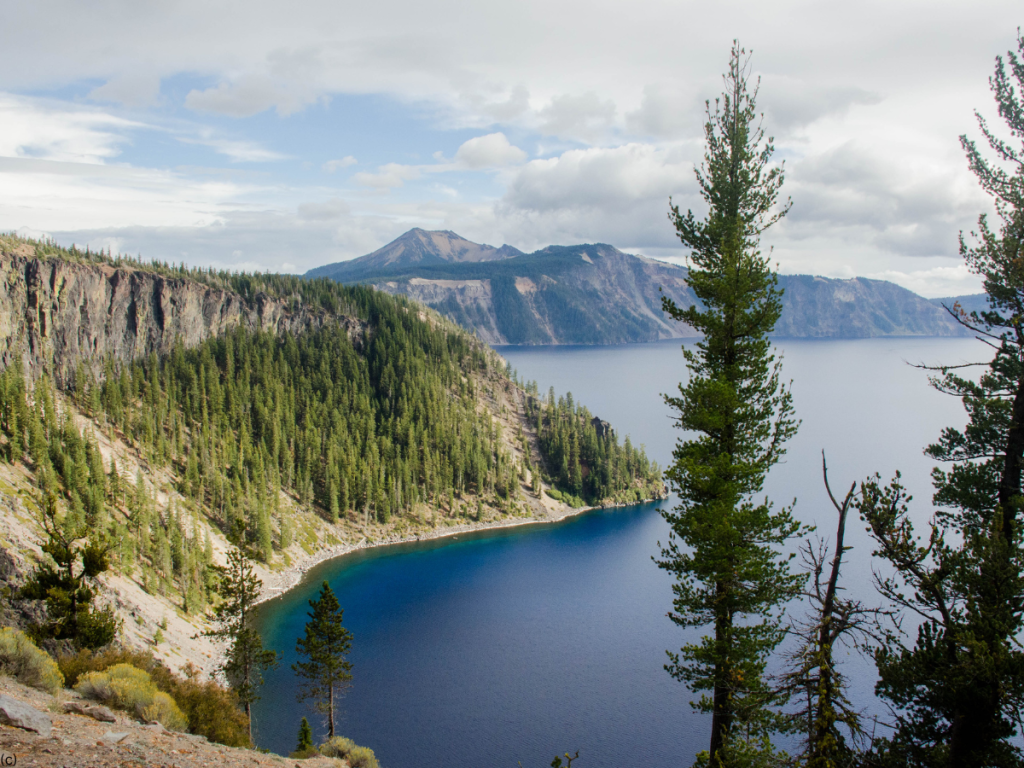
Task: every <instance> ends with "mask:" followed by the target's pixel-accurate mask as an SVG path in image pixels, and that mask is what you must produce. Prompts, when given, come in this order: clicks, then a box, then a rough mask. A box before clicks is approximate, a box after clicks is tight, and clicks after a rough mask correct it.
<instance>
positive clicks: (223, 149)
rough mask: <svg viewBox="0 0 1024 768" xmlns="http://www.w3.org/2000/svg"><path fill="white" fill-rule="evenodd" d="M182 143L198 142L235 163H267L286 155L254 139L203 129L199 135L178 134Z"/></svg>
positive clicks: (282, 158)
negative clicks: (224, 135) (226, 135)
mask: <svg viewBox="0 0 1024 768" xmlns="http://www.w3.org/2000/svg"><path fill="white" fill-rule="evenodd" d="M178 141H180V142H182V143H183V144H200V145H202V146H204V147H209V148H210V149H212V150H214V151H215V152H218V153H220V154H222V155H224V156H225V157H227V158H228V159H229V160H231V161H232V162H235V163H267V162H273V161H275V160H284V159H286V158H287V157H288V156H287V155H283V154H281V153H280V152H274V151H273V150H270V149H267V148H266V147H263V146H261V145H260V144H259V143H258V142H255V141H246V140H244V139H241V140H240V139H229V138H225V137H223V136H215V135H214V134H213V133H212V132H211V131H203V132H201V134H200V135H199V136H184V135H183V136H178Z"/></svg>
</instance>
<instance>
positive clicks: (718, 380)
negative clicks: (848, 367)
mask: <svg viewBox="0 0 1024 768" xmlns="http://www.w3.org/2000/svg"><path fill="white" fill-rule="evenodd" d="M749 73H750V63H749V57H748V56H747V54H746V52H745V51H744V50H743V49H742V48H740V47H739V45H738V44H736V43H734V45H733V49H732V53H731V56H730V61H729V69H728V72H727V73H726V75H725V76H724V82H725V86H726V87H725V92H724V93H723V95H722V97H721V98H720V99H717V100H716V101H715V106H714V108H712V106H711V103H710V102H708V103H707V108H706V113H707V121H706V123H705V126H704V134H705V139H706V141H707V148H706V151H705V155H704V164H703V167H702V168H701V169H698V170H697V172H696V175H697V183H698V186H699V188H700V191H701V194H702V196H703V197H704V199H705V201H706V202H707V204H708V209H709V210H708V214H707V218H706V219H705V220H703V221H698V220H697V218H696V217H695V216H694V214H693V211H688V212H687V213H686V214H685V215H684V214H682V213H680V211H679V208H678V206H675V205H672V206H671V213H670V215H669V218H670V219H671V220H672V222H673V223H674V224H675V227H676V232H677V234H678V236H679V239H680V241H681V242H682V243H683V245H684V246H685V247H687V248H689V249H690V254H689V257H688V259H689V265H690V272H689V277H688V281H689V284H690V287H691V288H692V289H693V291H694V293H695V294H696V296H697V298H698V300H699V302H700V303H699V304H698V305H695V306H692V307H689V308H686V309H682V308H680V307H678V306H677V305H676V304H674V303H673V302H672V301H671V300H669V299H668V298H667V297H666V298H664V299H663V306H664V309H665V311H666V312H668V313H669V314H670V315H671V316H672V317H673V318H674V319H675V320H681V321H684V322H686V323H688V324H689V325H690V326H691V327H693V328H694V329H696V330H698V331H700V332H701V333H702V334H703V339H702V340H701V341H699V342H697V344H695V345H694V347H692V348H684V351H683V355H684V357H685V360H686V365H687V368H688V369H689V372H690V379H689V381H688V382H687V383H686V384H685V385H683V384H681V385H680V386H679V395H678V396H674V397H673V396H666V398H665V399H666V402H667V403H668V404H669V405H671V406H672V407H673V408H674V409H675V410H676V411H677V426H678V427H680V428H681V429H684V430H687V431H691V432H694V433H696V434H695V436H694V437H693V438H690V439H687V440H681V441H680V442H679V443H678V444H677V446H676V448H675V450H674V452H673V457H674V463H673V465H672V467H671V469H669V470H668V472H667V473H666V474H667V476H668V478H669V480H670V481H671V483H672V485H673V486H674V489H675V491H676V493H677V494H678V497H679V504H678V506H676V507H675V509H674V510H672V511H665V512H664V513H663V514H664V516H665V518H666V520H667V521H668V522H669V523H670V524H671V526H672V534H671V538H670V540H669V543H668V545H667V546H665V547H664V548H663V549H662V559H661V560H659V561H658V565H659V566H660V567H662V568H664V569H665V570H667V571H669V572H670V573H672V574H673V575H674V576H675V577H676V583H675V584H674V585H673V592H674V594H675V598H674V601H673V605H674V611H673V612H672V613H671V614H670V616H671V618H672V620H673V621H675V622H676V623H677V624H678V625H679V626H681V627H709V628H710V630H711V632H710V634H709V635H707V636H705V637H704V638H703V639H702V640H701V641H700V642H697V643H691V644H688V645H686V646H684V647H683V648H682V649H681V650H680V652H679V653H672V652H669V658H670V660H671V663H670V664H668V665H666V670H667V671H668V672H669V673H670V674H671V675H672V676H673V677H675V678H676V679H678V680H680V681H683V682H685V683H687V684H688V685H689V686H690V688H691V690H693V691H695V692H700V693H701V694H702V696H701V699H700V701H699V702H698V703H697V704H695V706H696V707H697V708H698V709H699V710H700V711H702V712H707V713H709V714H710V715H711V740H710V749H709V751H708V752H705V753H702V754H701V755H699V756H698V761H699V762H700V763H702V764H710V765H713V766H728V765H733V764H734V763H735V762H736V761H737V760H739V757H738V755H739V753H741V752H743V751H744V750H749V749H757V750H764V749H770V744H769V742H768V733H769V732H770V730H771V716H770V715H771V707H770V705H771V704H772V703H773V701H774V699H775V695H774V694H773V692H772V690H770V688H769V686H768V685H767V683H766V681H765V679H764V670H765V664H766V661H767V658H768V656H769V654H770V653H771V652H772V650H774V649H775V647H776V646H777V645H778V644H779V642H780V640H781V639H782V637H783V634H784V632H783V629H782V627H781V625H780V618H779V610H780V606H781V605H782V604H783V603H784V602H785V601H787V600H788V599H789V598H790V597H791V596H793V595H794V594H795V593H796V591H797V590H798V588H799V586H800V583H801V577H800V576H798V575H794V574H792V573H791V572H790V567H789V558H788V557H786V556H784V555H783V554H782V553H781V551H780V550H781V547H782V545H783V544H784V542H785V541H786V540H787V539H788V538H790V537H792V536H794V535H797V534H798V533H799V532H800V531H801V526H800V525H799V524H798V523H797V522H796V521H795V520H794V519H793V517H792V515H791V513H790V510H789V509H787V508H783V509H781V510H776V509H774V508H773V506H772V505H771V503H770V502H768V501H767V500H766V499H764V500H758V499H755V496H756V495H757V494H759V493H760V492H761V490H762V488H763V484H764V479H765V476H766V474H767V472H768V470H769V469H770V468H771V467H772V466H773V465H774V464H775V463H777V462H778V461H779V459H780V458H781V457H782V455H783V454H784V452H785V449H784V443H785V442H786V440H787V439H789V438H790V437H791V436H792V435H793V434H794V433H795V432H796V428H797V423H796V421H795V420H794V418H793V407H792V398H791V395H790V392H789V389H788V388H787V387H785V386H784V385H783V384H782V383H781V382H780V373H781V362H780V361H779V360H777V359H776V358H775V355H774V354H773V351H772V348H771V345H770V344H769V342H768V339H767V336H768V334H769V333H770V332H771V331H772V329H773V328H774V326H775V322H776V321H777V320H778V318H779V315H780V313H781V311H782V302H781V296H782V291H781V290H780V289H779V288H778V287H777V283H778V279H777V276H776V274H775V273H774V272H773V271H772V269H771V267H770V264H769V260H768V257H767V256H765V255H763V254H762V253H761V251H760V250H759V247H758V243H759V239H760V236H761V234H762V233H763V232H764V231H765V230H766V229H767V228H768V227H769V226H771V225H772V224H774V223H775V222H776V221H778V220H779V219H780V218H781V217H782V216H784V215H785V214H786V212H787V211H788V210H789V204H788V203H787V204H786V205H784V206H782V207H781V208H778V207H777V206H776V203H777V201H778V197H779V192H780V188H781V186H782V181H783V172H782V168H781V167H776V166H772V165H771V156H772V152H773V149H774V147H773V142H772V139H771V138H768V137H766V136H765V134H764V131H763V130H762V128H761V127H760V126H759V124H758V122H757V121H758V114H757V111H756V108H755V98H756V96H757V87H756V86H755V87H754V89H753V91H751V90H750V89H749V88H748V79H749Z"/></svg>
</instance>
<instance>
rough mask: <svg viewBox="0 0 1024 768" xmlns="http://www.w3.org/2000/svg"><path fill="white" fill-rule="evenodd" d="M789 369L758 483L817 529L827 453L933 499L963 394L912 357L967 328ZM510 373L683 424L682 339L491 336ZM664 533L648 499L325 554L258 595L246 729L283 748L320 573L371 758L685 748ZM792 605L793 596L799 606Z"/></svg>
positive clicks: (431, 762) (700, 729) (855, 536)
mask: <svg viewBox="0 0 1024 768" xmlns="http://www.w3.org/2000/svg"><path fill="white" fill-rule="evenodd" d="M779 346H780V347H781V348H782V349H783V350H784V353H785V363H784V366H785V367H784V370H785V375H786V378H792V379H793V392H794V400H795V405H796V409H797V412H798V416H799V417H800V418H802V419H803V425H802V427H801V430H800V433H799V435H798V436H797V437H796V438H795V439H794V440H793V441H792V443H791V444H790V450H789V454H788V456H787V457H786V459H785V463H784V464H782V465H780V466H779V467H777V468H776V469H775V471H774V472H773V473H772V476H771V477H770V480H769V483H768V487H767V493H768V494H769V495H770V496H771V497H772V498H773V499H775V500H777V502H780V503H790V502H792V500H793V498H794V497H797V498H798V502H797V505H796V514H797V516H798V517H799V518H800V519H802V520H804V521H806V522H808V523H812V524H817V525H819V528H820V532H821V533H825V534H829V533H830V532H831V526H832V524H833V518H834V512H832V510H831V508H830V507H829V506H828V504H827V500H826V497H825V495H824V491H823V488H822V485H821V450H822V449H825V450H826V451H827V452H828V456H829V467H830V473H831V477H832V480H833V487H834V489H836V491H837V493H838V492H839V491H838V489H839V487H843V488H844V489H845V487H848V486H849V484H850V482H852V481H853V480H860V479H863V478H864V477H865V476H866V475H868V474H870V473H874V472H876V471H877V472H880V473H882V475H883V476H884V477H888V476H889V475H890V474H891V473H892V471H893V470H895V469H901V470H902V471H903V475H904V478H905V481H906V484H907V485H908V487H909V488H911V490H912V491H913V492H914V493H915V495H916V496H917V498H918V499H919V500H921V501H920V506H919V507H917V508H916V509H915V514H916V515H917V516H918V517H919V519H922V520H923V519H924V518H926V517H927V515H928V514H929V513H930V507H929V506H928V504H927V499H928V498H929V497H930V491H929V488H930V485H929V479H928V472H929V469H930V466H931V464H930V462H929V461H928V460H927V459H926V458H925V457H924V456H923V455H922V448H923V447H924V446H925V445H926V444H928V443H929V442H931V441H934V440H935V438H936V437H937V436H938V433H939V430H940V429H941V428H942V427H943V426H945V425H956V426H962V424H963V423H964V421H965V419H964V416H963V412H962V410H961V409H960V406H959V404H958V402H957V401H955V400H952V399H951V398H948V397H945V396H943V395H940V394H938V393H936V392H934V391H932V390H930V389H929V388H928V386H927V374H926V373H925V372H923V371H921V370H918V369H915V368H913V367H911V366H910V365H908V364H907V363H908V362H909V363H918V362H925V363H946V364H956V363H960V362H964V361H966V360H970V359H975V358H980V359H984V357H985V353H984V350H982V349H980V345H978V343H977V342H972V341H968V340H957V339H945V340H944V339H882V340H878V339H876V340H864V341H847V342H842V341H818V342H807V341H801V342H793V341H785V342H781V343H780V344H779ZM499 351H500V352H501V353H502V354H503V355H505V356H506V358H507V359H508V360H509V361H510V362H511V364H512V366H513V367H514V368H516V369H517V370H518V372H519V375H520V377H521V378H527V379H535V380H536V381H537V382H538V383H539V385H540V387H541V390H542V391H546V389H547V387H548V386H549V385H553V386H555V388H556V390H557V391H558V393H559V394H564V393H565V392H566V391H567V390H568V391H572V393H573V396H574V398H575V399H576V400H577V401H578V402H582V403H584V404H586V405H587V406H588V407H589V408H590V409H591V411H592V412H593V413H595V414H596V415H599V416H600V417H601V418H603V419H606V420H608V421H610V422H612V424H613V426H614V427H615V428H616V429H617V430H618V433H619V435H620V437H622V436H624V435H625V434H627V433H628V434H630V435H631V436H632V438H633V440H634V442H636V443H644V444H645V445H646V447H647V450H648V454H649V455H651V456H652V457H653V458H655V459H656V460H658V461H659V463H661V464H662V466H665V465H666V464H667V463H668V462H669V461H670V460H671V449H672V446H673V444H674V442H675V440H676V439H677V437H678V436H679V432H678V431H677V430H675V429H673V428H672V422H671V412H670V411H669V410H668V409H667V408H666V407H665V405H664V404H663V402H662V400H661V397H660V393H662V392H668V391H670V390H672V389H673V388H674V387H675V385H676V384H677V383H678V382H679V381H680V379H681V378H682V377H683V376H684V375H685V372H684V368H683V364H682V355H681V354H680V352H679V343H678V342H664V343H657V344H648V345H628V346H619V347H597V348H594V347H576V348H572V347H570V348H504V349H501V350H499ZM862 528H863V526H861V525H856V524H855V525H851V526H850V528H849V529H848V543H849V544H852V545H853V546H854V549H853V551H851V552H850V553H849V554H848V555H847V560H846V562H847V566H846V568H845V570H844V578H845V583H846V585H847V587H848V588H849V589H850V590H851V591H852V592H854V593H856V594H857V595H858V596H861V597H863V598H865V599H868V600H870V599H871V598H872V596H873V592H872V589H871V584H870V578H871V562H870V547H869V545H868V543H867V540H866V535H865V534H864V533H863V530H862ZM667 535H668V529H667V527H666V525H665V524H664V522H663V521H662V520H661V517H660V516H659V514H658V512H657V509H656V505H653V504H647V505H640V506H637V507H631V508H626V509H620V510H612V511H599V512H592V513H588V514H586V515H584V516H581V517H579V518H576V519H573V520H569V521H565V522H563V523H559V524H556V525H550V526H529V527H522V528H517V529H512V530H505V531H502V532H492V533H488V534H473V535H460V536H459V537H458V539H457V540H452V539H447V540H442V541H434V542H426V543H417V544H408V545H400V546H395V547H387V548H379V549H375V550H371V551H365V552H360V553H354V554H352V555H349V556H346V557H342V558H339V559H337V560H334V561H331V562H328V563H324V564H322V565H321V566H319V567H318V568H316V569H315V570H313V571H312V572H311V573H310V574H309V575H308V577H307V578H306V579H305V580H304V581H303V583H302V584H301V585H300V586H299V587H297V588H296V589H294V590H292V591H291V592H289V593H287V594H286V595H284V596H282V597H280V598H277V599H275V600H273V601H271V602H269V603H266V604H265V605H264V606H262V608H261V617H260V619H261V627H260V628H261V631H262V633H263V637H264V642H265V643H266V645H267V646H268V647H271V648H275V649H277V650H279V651H281V652H282V654H283V657H284V658H283V663H282V665H281V667H280V669H279V670H278V671H276V672H274V673H271V674H270V675H269V676H268V680H267V684H266V686H265V687H264V689H263V700H262V701H261V702H259V704H258V706H257V708H256V712H255V714H256V718H255V719H256V730H257V741H258V743H259V744H260V745H261V746H264V747H268V748H270V749H271V750H273V751H275V752H279V753H284V754H287V752H288V751H290V750H291V749H293V748H294V745H295V738H296V734H297V732H298V727H299V721H300V719H301V718H302V716H303V715H307V716H309V717H310V721H311V722H314V723H315V724H316V725H315V726H314V727H315V728H316V729H317V736H318V738H319V737H321V736H322V734H323V730H322V728H319V724H318V721H317V720H316V717H315V715H314V714H313V713H312V711H311V710H310V709H309V708H308V707H307V706H306V705H305V704H300V703H298V702H296V699H295V690H296V681H295V679H294V676H293V674H292V672H291V668H290V665H291V664H292V663H293V662H294V661H295V639H296V638H297V637H299V635H300V634H301V633H302V629H303V625H304V624H305V621H306V610H307V603H306V601H307V600H309V599H310V598H311V597H312V596H314V594H315V593H316V591H317V589H318V587H319V584H320V583H321V582H322V581H323V580H324V579H326V580H328V581H329V582H330V583H331V586H332V588H333V589H334V591H335V592H336V594H337V595H338V598H339V600H340V601H341V604H342V606H343V607H344V609H345V624H346V625H347V626H348V628H349V629H350V630H351V631H352V634H353V636H354V640H353V649H352V653H351V656H350V659H351V661H352V662H353V664H354V669H353V675H354V679H353V682H352V686H351V688H350V689H349V691H348V693H347V695H346V697H345V699H344V701H343V704H342V713H341V716H340V718H339V721H338V728H339V730H340V732H341V733H343V734H344V735H346V736H349V737H350V738H352V739H354V740H355V741H356V742H357V743H359V744H364V745H366V746H369V747H371V748H373V749H374V751H375V752H376V754H377V757H378V758H379V760H380V762H381V764H382V766H384V768H435V767H436V768H441V767H442V766H446V767H447V766H470V765H486V766H509V768H516V766H517V765H518V764H519V763H522V765H523V766H524V768H534V767H535V766H536V767H538V768H539V767H541V766H546V765H548V764H549V763H550V761H551V758H552V757H553V756H554V755H555V754H556V753H561V752H564V751H566V750H570V751H575V750H577V749H579V750H580V762H579V763H577V765H579V766H580V768H622V767H625V766H640V765H643V766H645V767H647V768H660V767H661V766H670V765H671V766H677V765H679V764H680V763H682V764H688V763H689V762H691V761H692V758H693V755H694V753H695V752H696V751H698V750H700V749H703V748H705V747H706V740H707V724H706V723H705V722H704V721H703V718H702V717H701V716H700V715H697V714H695V713H693V712H692V711H691V709H690V706H689V704H688V702H689V699H690V695H689V693H688V691H686V690H685V688H684V687H683V686H681V685H680V684H679V683H676V682H675V681H673V680H672V679H671V678H670V677H669V676H668V675H667V674H666V673H665V672H664V671H663V669H662V666H663V664H664V663H665V650H666V649H668V648H678V647H679V646H680V645H681V644H682V643H684V642H687V641H689V640H692V639H693V638H692V636H690V637H686V636H684V634H683V633H682V632H681V631H680V630H679V629H678V628H677V627H675V626H674V625H673V624H672V622H671V621H669V620H668V619H667V618H666V616H665V614H666V612H667V611H668V610H669V608H670V607H671V590H670V586H671V581H670V579H669V578H668V577H667V576H666V575H665V574H664V573H662V572H661V571H659V570H658V569H657V568H656V567H655V565H654V564H653V563H652V561H651V557H652V556H653V555H657V554H658V544H657V543H658V541H659V540H660V541H665V540H666V539H667ZM793 610H799V606H794V608H793ZM846 664H847V671H849V672H851V676H852V677H853V679H854V682H855V686H854V691H853V693H854V698H855V699H856V700H858V701H859V702H860V703H862V704H863V705H865V706H871V704H872V698H871V688H872V685H873V675H872V667H871V665H870V663H868V662H866V661H865V660H863V659H861V658H859V657H857V656H855V655H851V656H850V657H849V659H848V660H847V662H846Z"/></svg>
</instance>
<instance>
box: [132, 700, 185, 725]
mask: <svg viewBox="0 0 1024 768" xmlns="http://www.w3.org/2000/svg"><path fill="white" fill-rule="evenodd" d="M142 719H143V720H146V721H153V720H158V721H159V722H161V723H163V725H164V727H165V728H167V729H168V730H171V731H185V730H186V729H187V728H188V719H187V718H186V717H185V715H184V714H183V713H182V711H181V710H180V709H178V705H177V703H176V702H175V701H174V699H172V698H171V696H170V694H167V693H164V692H163V691H157V692H156V693H155V694H154V695H153V703H152V704H150V705H149V706H147V707H143V709H142Z"/></svg>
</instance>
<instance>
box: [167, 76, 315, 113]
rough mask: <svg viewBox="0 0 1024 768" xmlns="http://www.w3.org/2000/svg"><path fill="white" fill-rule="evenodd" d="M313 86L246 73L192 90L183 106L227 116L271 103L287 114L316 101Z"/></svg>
mask: <svg viewBox="0 0 1024 768" xmlns="http://www.w3.org/2000/svg"><path fill="white" fill-rule="evenodd" d="M318 98H320V96H319V95H318V94H317V93H316V91H315V90H314V89H311V88H302V87H296V86H294V85H291V84H289V83H287V82H281V81H277V80H274V79H273V78H270V77H266V76H262V75H246V76H243V77H240V78H238V79H237V80H233V81H230V82H222V83H219V84H218V85H216V86H214V87H212V88H207V89H206V90H202V91H200V90H192V91H189V92H188V94H187V95H186V96H185V106H186V107H188V108H189V109H194V110H197V111H200V112H218V113H220V114H224V115H230V116H231V117H250V116H252V115H255V114H258V113H260V112H264V111H265V110H268V109H270V108H271V107H274V108H276V109H277V113H278V114H279V115H291V114H294V113H295V112H298V111H299V110H301V109H304V108H305V107H307V106H309V105H310V104H312V103H314V102H315V101H317V99H318Z"/></svg>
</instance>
